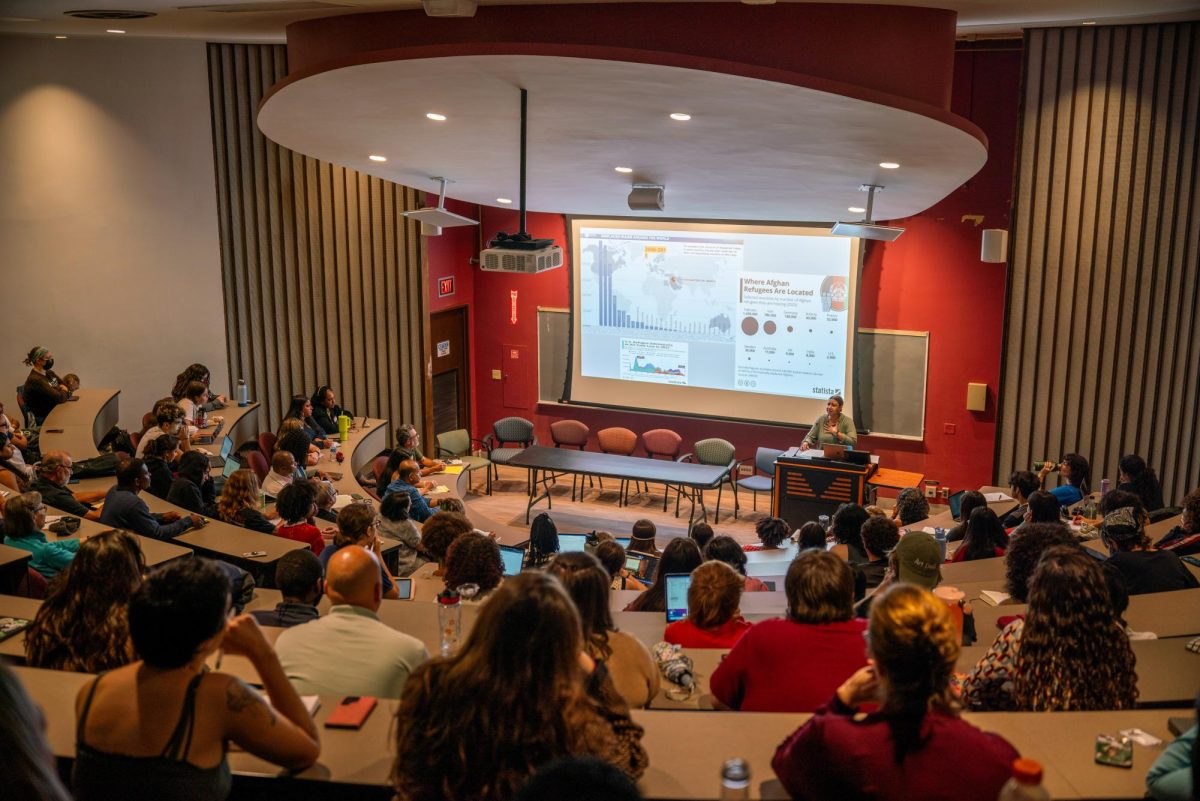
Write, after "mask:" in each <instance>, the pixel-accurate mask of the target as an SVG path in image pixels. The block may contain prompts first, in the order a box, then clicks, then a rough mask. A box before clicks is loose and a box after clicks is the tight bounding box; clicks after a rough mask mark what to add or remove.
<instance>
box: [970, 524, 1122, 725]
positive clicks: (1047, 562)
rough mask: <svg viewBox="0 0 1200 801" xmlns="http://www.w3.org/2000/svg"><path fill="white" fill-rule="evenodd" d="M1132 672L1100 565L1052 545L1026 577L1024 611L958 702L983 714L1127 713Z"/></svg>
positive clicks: (986, 656) (1002, 635) (977, 669)
mask: <svg viewBox="0 0 1200 801" xmlns="http://www.w3.org/2000/svg"><path fill="white" fill-rule="evenodd" d="M1095 654H1103V655H1104V657H1103V658H1102V659H1097V658H1095V656H1094V655H1095ZM1133 668H1134V656H1133V650H1132V649H1131V648H1130V647H1129V638H1128V637H1127V636H1126V634H1125V631H1124V627H1123V626H1122V625H1121V624H1120V623H1119V622H1118V620H1117V616H1116V615H1115V614H1114V612H1113V606H1112V599H1111V597H1110V596H1109V591H1108V585H1107V583H1106V582H1105V579H1104V575H1103V574H1102V572H1101V569H1100V566H1099V565H1098V564H1097V562H1096V560H1095V559H1093V558H1092V557H1090V556H1088V555H1087V554H1085V553H1084V552H1083V550H1082V549H1081V548H1079V547H1078V546H1077V545H1056V546H1053V547H1051V548H1048V549H1047V550H1046V551H1045V552H1044V553H1043V554H1042V557H1041V559H1040V560H1039V561H1038V563H1037V567H1036V568H1035V569H1034V572H1033V576H1032V577H1031V578H1030V579H1029V608H1028V611H1026V613H1025V616H1024V617H1023V618H1021V617H1018V618H1016V619H1015V620H1013V621H1012V622H1010V623H1009V624H1008V625H1007V626H1005V627H1004V629H1003V630H1002V631H1001V632H1000V634H999V635H998V636H997V637H996V641H995V642H994V643H992V646H991V647H990V648H989V649H988V651H987V653H986V654H984V656H983V658H982V659H980V660H979V663H978V664H977V665H976V666H975V667H974V669H972V671H971V673H970V674H969V675H968V676H967V678H966V680H965V681H964V682H963V701H964V703H965V704H966V705H967V706H968V707H970V708H971V709H976V710H986V711H1009V710H1014V709H1015V710H1024V711H1047V712H1049V711H1087V710H1104V709H1129V708H1132V707H1133V705H1134V702H1135V701H1136V699H1137V686H1136V685H1137V675H1136V674H1135V673H1134V670H1133Z"/></svg>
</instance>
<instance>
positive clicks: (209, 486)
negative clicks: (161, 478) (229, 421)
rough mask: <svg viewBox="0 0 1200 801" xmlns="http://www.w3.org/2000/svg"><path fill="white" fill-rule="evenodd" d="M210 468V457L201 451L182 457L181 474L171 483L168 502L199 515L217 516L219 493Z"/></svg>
mask: <svg viewBox="0 0 1200 801" xmlns="http://www.w3.org/2000/svg"><path fill="white" fill-rule="evenodd" d="M208 467H209V465H208V457H207V456H206V455H204V454H203V453H201V452H200V451H188V452H187V453H185V454H183V455H182V456H180V457H179V472H178V473H176V474H175V480H174V481H173V482H171V490H170V492H168V493H167V501H168V502H169V503H173V504H175V505H176V506H181V507H183V508H184V509H187V510H188V511H189V512H195V513H196V514H198V515H213V514H215V510H216V502H217V492H216V487H215V485H214V482H213V480H212V477H211V476H210V475H209V474H208Z"/></svg>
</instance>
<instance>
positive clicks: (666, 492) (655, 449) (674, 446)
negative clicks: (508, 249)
mask: <svg viewBox="0 0 1200 801" xmlns="http://www.w3.org/2000/svg"><path fill="white" fill-rule="evenodd" d="M642 447H643V448H644V449H645V450H646V455H647V456H649V457H650V458H651V459H668V460H670V461H672V462H673V461H675V460H676V459H678V458H679V451H681V450H683V437H681V436H679V434H677V433H675V432H674V431H672V430H671V429H669V428H653V429H651V430H649V431H647V432H645V433H643V434H642ZM670 494H671V485H670V484H663V511H664V512H665V511H667V498H668V497H669V496H670Z"/></svg>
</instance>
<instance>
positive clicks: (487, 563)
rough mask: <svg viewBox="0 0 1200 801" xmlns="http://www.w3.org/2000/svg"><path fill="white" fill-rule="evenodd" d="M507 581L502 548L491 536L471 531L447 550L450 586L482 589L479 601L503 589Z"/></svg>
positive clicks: (448, 586) (478, 597)
mask: <svg viewBox="0 0 1200 801" xmlns="http://www.w3.org/2000/svg"><path fill="white" fill-rule="evenodd" d="M503 578H504V563H503V562H502V561H501V560H500V546H499V545H497V544H496V541H495V540H494V539H492V538H491V537H489V536H488V535H487V534H482V533H480V532H478V531H468V532H467V533H466V534H463V535H462V536H461V537H458V538H456V539H455V540H454V542H452V543H450V548H449V549H448V550H447V551H446V575H445V582H446V587H447V588H449V589H458V588H460V587H462V586H463V585H464V584H474V585H476V586H477V587H479V591H478V593H477V594H476V595H475V596H474V598H475V600H482V599H483V597H484V596H486V595H487V594H488V593H489V592H491V591H492V590H494V589H496V587H498V586H500V582H501V580H503Z"/></svg>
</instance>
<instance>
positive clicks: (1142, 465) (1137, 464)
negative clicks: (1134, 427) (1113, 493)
mask: <svg viewBox="0 0 1200 801" xmlns="http://www.w3.org/2000/svg"><path fill="white" fill-rule="evenodd" d="M1117 468H1118V469H1119V470H1120V475H1119V476H1118V480H1119V483H1118V484H1117V489H1119V490H1123V491H1124V492H1132V493H1133V494H1134V495H1136V496H1138V497H1139V498H1141V500H1142V506H1144V507H1145V509H1146V511H1147V512H1155V511H1158V510H1159V509H1161V508H1163V507H1164V506H1166V504H1165V503H1163V491H1162V484H1160V483H1159V481H1158V475H1157V474H1156V473H1155V472H1154V468H1152V467H1150V466H1149V465H1147V464H1146V460H1145V459H1143V458H1142V457H1140V456H1138V455H1137V454H1135V453H1130V454H1127V455H1125V456H1122V457H1121V461H1120V462H1118V463H1117Z"/></svg>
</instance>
